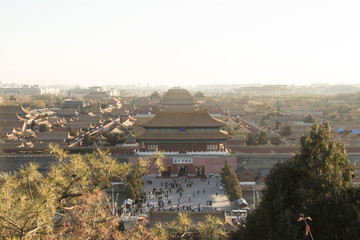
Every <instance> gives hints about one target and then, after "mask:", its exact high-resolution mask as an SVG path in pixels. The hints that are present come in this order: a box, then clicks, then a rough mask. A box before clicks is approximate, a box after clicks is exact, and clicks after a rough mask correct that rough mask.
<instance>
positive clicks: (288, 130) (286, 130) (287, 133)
mask: <svg viewBox="0 0 360 240" xmlns="http://www.w3.org/2000/svg"><path fill="white" fill-rule="evenodd" d="M292 133H293V130H292V128H291V126H290V125H286V126H284V127H283V129H282V130H281V132H279V134H280V135H281V136H283V137H288V136H290V135H291V134H292Z"/></svg>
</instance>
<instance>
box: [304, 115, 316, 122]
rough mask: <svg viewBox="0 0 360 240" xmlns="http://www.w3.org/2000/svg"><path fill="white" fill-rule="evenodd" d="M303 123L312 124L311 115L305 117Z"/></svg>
mask: <svg viewBox="0 0 360 240" xmlns="http://www.w3.org/2000/svg"><path fill="white" fill-rule="evenodd" d="M304 122H305V123H313V122H314V118H313V117H312V116H311V114H309V115H307V116H306V117H305V118H304Z"/></svg>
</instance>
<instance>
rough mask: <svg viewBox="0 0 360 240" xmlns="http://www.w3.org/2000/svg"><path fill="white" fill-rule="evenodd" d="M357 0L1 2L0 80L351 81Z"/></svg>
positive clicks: (357, 51) (359, 36)
mask: <svg viewBox="0 0 360 240" xmlns="http://www.w3.org/2000/svg"><path fill="white" fill-rule="evenodd" d="M359 7H360V4H359V2H358V1H344V2H341V4H340V3H339V2H338V1H301V2H293V1H279V0H277V1H264V0H262V1H204V0H201V1H106V2H103V1H2V2H0V32H1V37H0V45H1V47H0V81H2V82H3V83H4V82H14V83H19V84H58V83H61V84H79V85H83V86H91V85H106V84H109V85H111V84H120V85H122V84H124V85H126V84H145V85H146V84H152V85H157V84H158V85H161V84H164V85H168V86H179V85H180V86H181V85H182V86H185V85H190V84H204V83H206V84H220V83H221V84H245V83H250V84H251V83H261V84H280V83H282V84H297V85H302V84H311V83H331V84H337V83H347V84H355V83H358V82H359V78H360V73H359V71H358V66H359V64H360V59H359V57H358V56H359V55H360V47H359V44H358V43H359V42H360V32H359V29H358V28H357V25H358V23H359V22H360V15H359V14H358V10H359Z"/></svg>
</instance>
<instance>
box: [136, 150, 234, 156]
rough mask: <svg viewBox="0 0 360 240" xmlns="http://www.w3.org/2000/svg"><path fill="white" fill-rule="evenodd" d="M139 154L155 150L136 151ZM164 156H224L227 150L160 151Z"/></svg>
mask: <svg viewBox="0 0 360 240" xmlns="http://www.w3.org/2000/svg"><path fill="white" fill-rule="evenodd" d="M136 153H137V155H139V156H150V155H153V154H155V153H156V152H155V151H146V152H140V151H137V152H136ZM162 154H164V155H165V156H171V155H200V156H210V155H221V156H226V155H228V154H229V152H228V151H224V152H220V151H188V152H186V153H179V152H162Z"/></svg>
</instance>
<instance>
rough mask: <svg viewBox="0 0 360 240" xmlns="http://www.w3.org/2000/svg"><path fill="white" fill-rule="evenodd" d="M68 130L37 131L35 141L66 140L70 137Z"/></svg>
mask: <svg viewBox="0 0 360 240" xmlns="http://www.w3.org/2000/svg"><path fill="white" fill-rule="evenodd" d="M71 138H72V137H70V135H69V133H68V132H38V133H37V134H36V141H50V140H51V141H52V140H68V139H71Z"/></svg>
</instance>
